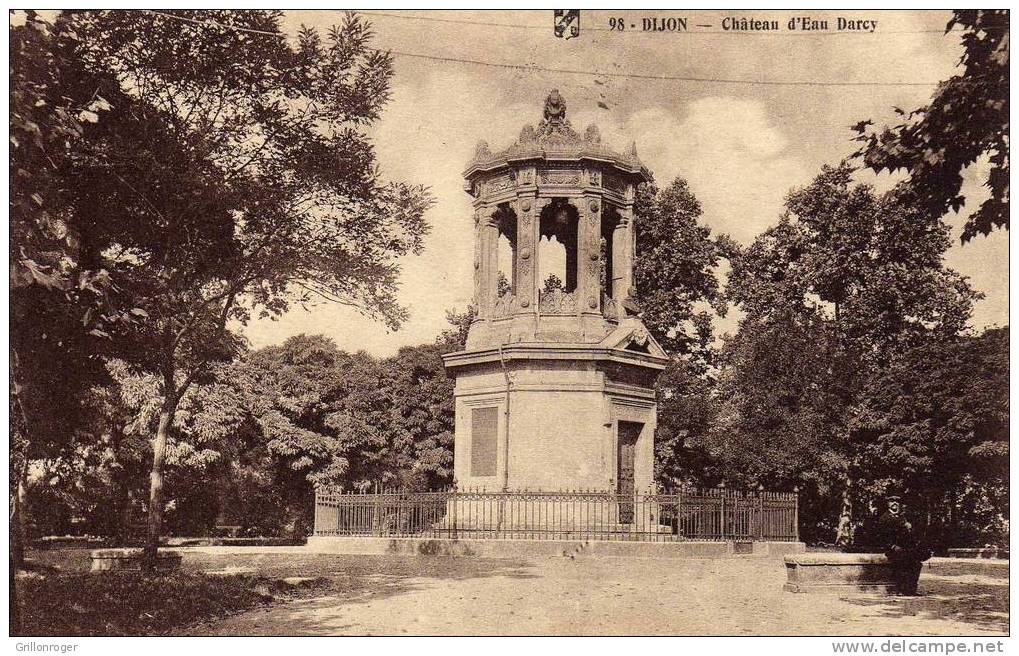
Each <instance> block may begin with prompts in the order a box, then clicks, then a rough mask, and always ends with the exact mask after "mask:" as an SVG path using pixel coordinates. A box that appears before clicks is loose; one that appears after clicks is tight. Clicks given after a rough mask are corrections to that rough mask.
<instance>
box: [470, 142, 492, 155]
mask: <svg viewBox="0 0 1019 656" xmlns="http://www.w3.org/2000/svg"><path fill="white" fill-rule="evenodd" d="M491 156H492V151H491V150H490V149H489V148H488V142H487V141H485V140H481V141H479V142H478V145H476V146H474V159H485V158H486V157H491Z"/></svg>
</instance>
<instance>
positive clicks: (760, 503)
mask: <svg viewBox="0 0 1019 656" xmlns="http://www.w3.org/2000/svg"><path fill="white" fill-rule="evenodd" d="M765 494H766V492H764V490H761V489H760V488H758V490H757V537H758V538H759V539H761V540H763V539H764V495H765Z"/></svg>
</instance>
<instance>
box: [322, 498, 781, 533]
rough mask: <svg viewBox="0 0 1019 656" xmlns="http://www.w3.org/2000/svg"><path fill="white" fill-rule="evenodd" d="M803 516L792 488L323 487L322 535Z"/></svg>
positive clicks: (702, 523) (559, 529) (625, 527)
mask: <svg viewBox="0 0 1019 656" xmlns="http://www.w3.org/2000/svg"><path fill="white" fill-rule="evenodd" d="M797 521H798V501H797V495H796V494H794V493H787V492H763V491H752V492H741V491H737V490H728V489H709V490H676V491H668V492H654V493H636V494H625V495H624V494H617V493H614V492H599V491H568V492H542V491H537V492H533V491H516V492H490V491H486V490H470V489H467V490H463V489H448V490H441V491H436V492H404V491H399V490H378V491H375V492H349V491H348V492H345V491H342V490H337V489H332V488H321V487H320V488H318V489H317V490H316V491H315V535H318V536H329V535H363V536H388V537H435V538H438V537H442V538H511V539H513V538H515V539H538V540H639V541H653V542H666V541H678V540H733V541H736V542H750V541H776V542H780V541H797V540H798V539H799V532H798V529H797Z"/></svg>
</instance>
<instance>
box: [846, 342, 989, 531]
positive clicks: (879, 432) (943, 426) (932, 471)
mask: <svg viewBox="0 0 1019 656" xmlns="http://www.w3.org/2000/svg"><path fill="white" fill-rule="evenodd" d="M1008 345H1009V337H1008V329H1007V328H995V329H991V330H988V331H986V332H984V333H983V334H981V335H979V336H977V337H969V336H965V337H961V338H959V339H957V340H952V341H949V342H944V343H936V344H927V345H922V346H918V347H916V348H913V349H910V350H908V351H906V352H904V353H902V354H900V355H899V356H898V357H896V358H895V359H894V360H893V362H892V363H891V364H890V365H889V366H888V367H887V368H886V369H885V370H884V371H882V372H881V373H880V374H878V375H877V376H875V377H874V378H873V379H872V380H871V381H869V383H868V385H867V387H866V389H865V390H864V393H863V397H862V399H861V402H860V404H859V406H858V407H857V409H856V411H855V413H854V416H853V420H852V424H851V429H852V441H853V444H854V446H855V447H856V449H857V451H858V454H859V455H858V458H857V461H856V463H855V466H856V468H857V469H858V471H857V472H856V475H857V476H858V477H859V478H860V479H861V480H864V481H867V483H868V487H867V489H866V490H863V492H865V493H867V494H869V495H872V496H884V495H888V494H894V495H896V496H900V497H901V498H902V500H903V502H904V505H905V507H906V509H907V511H908V512H909V513H910V514H911V515H913V517H914V524H915V525H917V526H918V527H921V528H922V530H923V532H924V533H925V534H926V535H927V537H928V539H929V540H930V541H931V542H932V544H933V545H935V546H938V547H950V546H957V544H950V540H952V539H953V538H954V539H965V538H964V536H966V534H967V533H969V535H970V536H971V539H981V538H983V539H986V538H988V537H991V538H992V539H999V540H1000V539H1001V537H1002V530H1001V527H1002V522H1003V521H1004V518H1007V517H1008V451H1009V449H1008V441H1009V440H1008V415H1009V401H1008V373H1009V366H1008ZM974 495H980V496H983V497H984V498H985V499H986V500H987V501H988V502H989V505H990V508H989V509H988V510H989V512H988V511H984V512H982V513H981V512H980V510H979V509H977V508H971V509H968V508H967V505H968V504H967V503H966V501H967V497H973V496H974ZM967 524H969V525H974V524H975V528H976V529H977V530H976V531H974V530H972V529H970V530H967ZM995 531H997V535H994V533H995ZM974 533H976V535H974Z"/></svg>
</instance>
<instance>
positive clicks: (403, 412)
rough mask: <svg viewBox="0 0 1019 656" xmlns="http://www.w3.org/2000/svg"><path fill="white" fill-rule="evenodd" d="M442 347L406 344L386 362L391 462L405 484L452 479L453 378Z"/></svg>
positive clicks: (433, 484) (431, 484)
mask: <svg viewBox="0 0 1019 656" xmlns="http://www.w3.org/2000/svg"><path fill="white" fill-rule="evenodd" d="M444 352H446V350H445V348H443V345H442V344H425V345H422V346H407V347H403V348H401V349H400V350H399V352H397V354H396V355H394V356H392V357H390V358H387V359H386V361H385V365H386V367H387V369H388V376H387V382H386V386H387V388H388V389H389V393H390V394H391V398H392V410H391V412H390V423H389V434H390V438H389V443H390V445H391V446H390V449H391V455H390V467H391V471H392V472H393V473H394V474H395V476H396V477H397V478H398V480H399V482H400V484H401V486H402V487H405V488H410V489H419V490H432V489H436V488H437V487H440V486H444V485H448V484H449V483H451V482H452V480H453V433H454V430H455V422H454V419H455V413H454V400H453V385H454V380H453V379H452V378H450V377H449V376H447V375H446V368H445V366H444V365H443V363H442V357H441V356H442V354H443V353H444Z"/></svg>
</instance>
